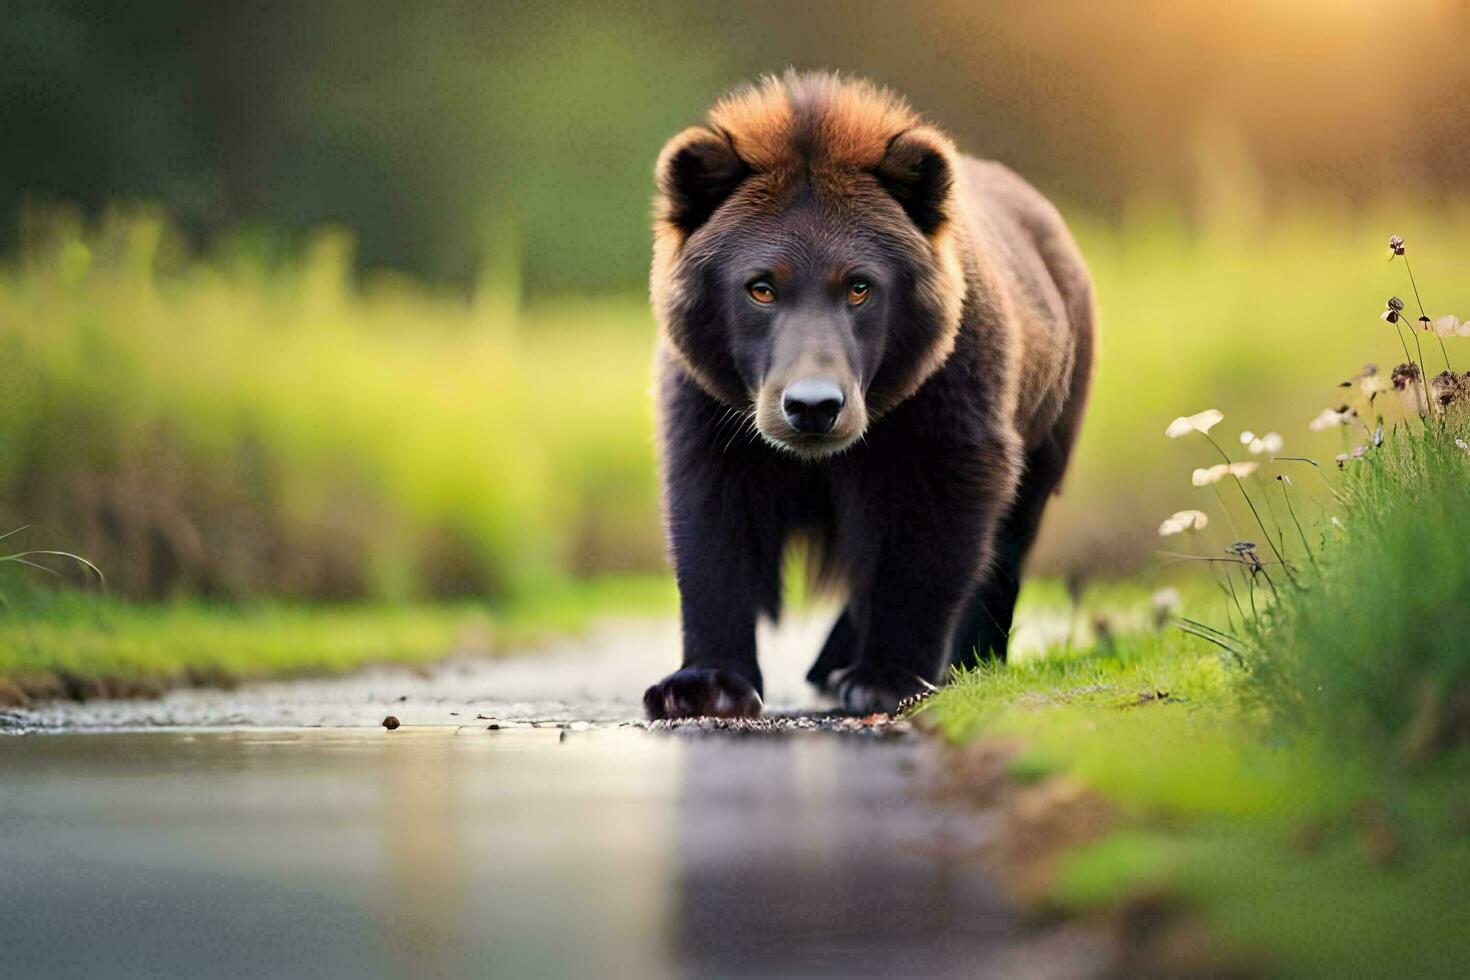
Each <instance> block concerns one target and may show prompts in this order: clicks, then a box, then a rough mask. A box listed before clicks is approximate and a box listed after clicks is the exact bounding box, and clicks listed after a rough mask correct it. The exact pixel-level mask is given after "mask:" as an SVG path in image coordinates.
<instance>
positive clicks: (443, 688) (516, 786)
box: [0, 623, 1093, 977]
mask: <svg viewBox="0 0 1470 980" xmlns="http://www.w3.org/2000/svg"><path fill="white" fill-rule="evenodd" d="M820 629H821V624H820V623H814V624H809V625H808V626H806V627H802V628H800V629H798V630H796V631H794V633H791V634H787V635H784V636H783V637H781V638H778V640H777V642H776V643H775V644H773V645H774V646H776V647H778V648H779V647H781V646H784V645H787V644H789V645H791V646H795V647H798V648H802V650H803V652H804V651H805V650H809V649H812V647H811V643H812V635H814V634H816V633H819V632H820ZM599 636H600V639H599V644H598V647H597V649H596V650H592V649H589V648H588V647H587V645H586V644H568V645H566V646H564V647H562V648H560V649H557V650H552V651H547V652H545V653H543V654H538V655H536V656H535V657H527V658H523V659H519V660H507V661H502V662H480V663H469V662H466V663H461V664H449V665H446V666H444V667H441V668H438V669H436V670H435V671H434V672H433V673H431V674H428V675H426V676H425V675H418V674H411V673H407V672H401V671H381V672H376V673H373V674H369V675H364V676H361V677H356V678H351V679H346V680H342V681H333V682H300V683H292V684H272V685H258V686H252V687H249V688H247V689H243V690H241V691H238V692H233V693H227V694H210V693H206V692H181V693H179V694H176V695H174V696H172V697H170V698H168V699H165V700H164V701H162V702H138V703H129V702H117V703H113V704H104V705H96V706H92V705H83V706H77V705H65V706H54V707H50V708H43V709H40V710H38V711H33V712H27V713H24V714H14V715H10V716H7V724H9V725H10V726H11V727H12V729H15V728H26V729H30V730H33V731H46V732H48V733H47V734H35V735H31V736H22V737H10V738H0V869H3V873H0V956H3V958H4V962H3V964H0V972H3V973H4V974H5V975H14V976H27V977H38V976H77V975H84V974H98V975H107V976H164V975H190V976H198V975H209V976H214V977H225V976H251V977H258V976H280V975H293V976H327V975H332V976H336V975H356V976H368V977H378V976H383V977H399V976H415V977H419V976H447V975H462V974H467V973H469V974H479V975H495V976H697V977H704V976H765V975H829V976H832V975H837V976H852V975H864V974H876V973H899V974H903V975H911V976H960V975H965V976H972V975H976V974H984V973H990V972H998V973H1004V974H1007V975H1026V974H1030V975H1038V976H1040V975H1047V976H1073V975H1079V974H1085V973H1086V972H1087V970H1086V963H1088V962H1089V960H1090V956H1089V953H1090V952H1093V951H1090V950H1088V949H1087V948H1086V946H1085V944H1082V943H1080V941H1077V940H1073V939H1071V938H1070V937H1064V936H1060V935H1057V934H1037V933H1035V932H1032V931H1028V930H1026V929H1024V928H1023V927H1022V926H1021V924H1020V923H1018V922H1017V921H1016V919H1015V918H1014V916H1013V914H1012V913H1011V912H1010V911H1009V910H1008V909H1007V908H1006V906H1005V905H1004V903H1003V902H1002V901H1001V900H1000V897H999V895H998V893H997V892H996V890H995V889H994V887H993V886H992V884H991V883H990V882H989V881H988V880H987V879H986V877H985V876H984V875H983V874H982V873H980V872H979V870H978V868H977V865H976V863H975V862H974V861H973V860H972V855H973V852H974V850H975V849H976V848H977V847H978V846H980V845H981V844H982V843H983V842H984V837H985V835H986V833H987V827H986V822H985V820H984V818H983V815H976V814H974V813H973V812H958V811H954V810H951V809H948V808H947V807H945V806H944V805H942V804H941V803H939V802H937V801H936V800H935V799H933V798H932V789H933V787H934V786H935V785H936V784H937V781H938V780H937V774H936V773H935V771H934V769H933V767H934V765H935V764H936V760H935V757H934V756H933V754H931V749H932V746H930V745H929V744H928V743H927V742H926V741H925V740H924V739H922V738H920V737H918V736H915V735H912V734H905V733H904V732H903V731H902V730H892V729H889V730H887V732H886V733H879V732H878V731H874V730H870V729H865V730H864V731H862V732H861V733H851V734H834V733H831V732H823V731H791V732H787V733H784V734H776V735H767V734H759V735H756V734H738V733H730V732H721V733H713V734H705V733H692V732H687V731H684V732H666V731H665V732H649V731H646V730H644V729H642V728H641V727H635V726H630V725H626V724H623V723H626V722H628V721H630V720H632V719H635V718H636V717H637V701H636V699H637V696H638V693H639V692H640V691H641V686H642V685H643V684H644V683H646V682H647V681H648V680H649V679H651V678H653V677H656V676H657V673H658V672H659V671H660V670H662V669H664V668H665V667H666V666H667V664H669V663H671V662H672V659H673V654H672V652H671V651H672V650H673V649H674V643H673V641H674V639H675V636H674V634H673V632H672V627H668V626H664V625H659V626H656V627H650V626H648V625H646V624H642V625H633V624H625V625H623V626H610V627H609V628H608V629H606V630H604V631H601V632H600V634H599ZM771 662H772V665H773V666H777V665H778V663H780V664H784V665H785V666H786V667H788V668H789V669H788V670H786V671H781V670H777V671H776V676H775V677H773V680H772V684H773V690H772V694H773V697H772V702H773V706H776V707H781V708H786V709H790V710H795V709H798V708H800V707H801V703H800V700H799V699H800V698H803V697H805V694H804V692H803V691H802V688H801V686H800V684H799V683H797V679H798V678H799V673H800V670H799V668H800V667H802V666H804V660H803V659H801V658H798V657H791V656H784V655H783V653H782V651H780V650H779V649H778V650H777V652H776V656H775V657H773V658H771ZM400 699H402V700H400ZM388 711H392V712H393V713H395V714H396V715H398V716H399V717H400V718H401V719H402V720H403V722H404V726H403V727H401V728H399V729H398V730H397V731H393V732H387V731H385V730H383V729H382V728H381V726H380V725H379V724H378V723H379V722H380V721H381V719H382V716H383V714H384V713H385V712H388ZM477 715H484V716H486V717H485V718H483V719H481V718H477V717H476V716H477ZM491 719H494V720H491ZM160 724H162V725H166V726H172V727H165V728H158V727H157V726H158V725H160ZM491 725H495V726H498V727H496V728H495V729H493V730H492V729H491V727H490V726H491ZM302 726H322V727H318V728H310V727H302ZM353 726H357V727H353ZM99 729H107V730H108V731H106V732H105V733H104V732H102V731H99Z"/></svg>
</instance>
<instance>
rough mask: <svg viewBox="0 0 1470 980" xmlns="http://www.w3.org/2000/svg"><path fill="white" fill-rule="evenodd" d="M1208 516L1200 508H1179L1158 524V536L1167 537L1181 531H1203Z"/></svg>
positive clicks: (1208, 521)
mask: <svg viewBox="0 0 1470 980" xmlns="http://www.w3.org/2000/svg"><path fill="white" fill-rule="evenodd" d="M1209 523H1210V517H1209V515H1208V514H1206V513H1205V512H1204V511H1202V510H1181V511H1179V512H1178V513H1176V514H1174V515H1173V516H1172V517H1170V518H1169V519H1168V520H1166V521H1164V523H1162V524H1160V525H1159V537H1161V538H1167V537H1169V535H1171V534H1179V533H1180V532H1181V531H1203V530H1204V529H1205V526H1206V525H1207V524H1209Z"/></svg>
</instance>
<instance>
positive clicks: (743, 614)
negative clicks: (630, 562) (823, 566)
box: [643, 503, 781, 720]
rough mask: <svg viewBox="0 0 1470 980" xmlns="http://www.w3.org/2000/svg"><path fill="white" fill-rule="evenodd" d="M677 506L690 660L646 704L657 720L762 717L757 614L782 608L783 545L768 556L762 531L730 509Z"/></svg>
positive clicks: (677, 557)
mask: <svg viewBox="0 0 1470 980" xmlns="http://www.w3.org/2000/svg"><path fill="white" fill-rule="evenodd" d="M674 511H675V513H676V514H677V513H680V511H683V513H682V516H681V517H679V518H678V519H677V521H676V522H674V523H673V526H674V527H675V528H677V531H676V532H674V534H673V542H674V547H673V549H672V550H673V557H674V575H675V578H676V580H677V581H678V585H679V612H680V618H681V620H682V623H683V637H684V657H683V664H682V666H681V667H680V669H679V670H677V671H675V672H674V673H673V674H670V675H669V676H668V677H666V678H664V679H663V680H662V681H659V682H658V683H657V684H654V685H653V686H652V687H650V688H649V689H648V690H647V691H646V692H645V693H644V696H643V705H644V708H645V709H646V712H647V714H648V717H649V719H650V720H657V719H660V718H699V717H717V718H746V717H750V718H753V717H756V716H758V715H759V714H760V713H761V709H762V707H763V705H762V703H761V688H762V685H761V670H760V664H759V663H758V662H757V660H756V642H755V624H756V616H757V614H758V612H760V611H762V610H765V611H767V612H769V613H771V614H772V615H774V614H775V613H776V612H777V610H778V608H779V597H780V589H781V585H780V547H779V544H773V545H772V546H771V547H770V549H769V553H766V552H767V549H763V548H760V547H759V542H760V538H761V537H762V535H760V534H758V533H757V530H758V529H756V528H752V527H750V526H747V525H746V524H745V522H744V521H743V520H740V519H732V516H733V515H729V514H728V513H720V512H716V513H714V514H710V515H709V519H708V520H705V519H703V518H701V517H698V516H694V514H695V513H697V512H694V511H691V510H689V509H687V508H683V507H681V506H680V505H679V504H677V503H676V504H674Z"/></svg>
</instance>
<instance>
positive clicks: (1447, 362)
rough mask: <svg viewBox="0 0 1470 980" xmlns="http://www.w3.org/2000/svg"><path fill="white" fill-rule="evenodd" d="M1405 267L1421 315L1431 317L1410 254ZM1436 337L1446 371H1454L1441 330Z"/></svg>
mask: <svg viewBox="0 0 1470 980" xmlns="http://www.w3.org/2000/svg"><path fill="white" fill-rule="evenodd" d="M1404 269H1405V270H1406V271H1407V272H1408V273H1409V285H1410V286H1411V287H1412V288H1413V290H1414V302H1415V303H1417V304H1419V315H1420V316H1422V317H1423V318H1424V319H1426V320H1427V319H1429V314H1428V313H1426V312H1424V301H1423V300H1422V299H1420V298H1419V283H1417V282H1416V281H1415V280H1414V267H1413V266H1412V265H1410V264H1409V256H1408V255H1407V254H1405V255H1404ZM1431 329H1432V327H1431ZM1434 337H1435V339H1436V340H1438V341H1439V352H1440V353H1441V354H1443V355H1444V369H1445V370H1446V371H1454V368H1452V367H1450V352H1449V351H1448V350H1446V349H1445V345H1444V338H1443V337H1441V336H1440V335H1439V331H1437V330H1436V331H1435V333H1434ZM1426 397H1427V396H1426Z"/></svg>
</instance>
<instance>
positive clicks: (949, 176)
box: [873, 126, 954, 235]
mask: <svg viewBox="0 0 1470 980" xmlns="http://www.w3.org/2000/svg"><path fill="white" fill-rule="evenodd" d="M953 159H954V158H953V146H952V144H951V143H950V141H949V138H948V137H947V136H945V135H944V134H943V133H941V132H940V131H939V130H937V129H934V128H932V127H930V126H917V127H915V128H913V129H909V130H905V131H904V132H902V133H899V134H898V135H897V136H895V137H893V139H891V140H889V141H888V149H887V152H885V153H884V155H883V160H882V161H881V162H880V163H879V164H878V166H877V167H876V168H875V169H874V171H873V173H874V175H875V176H877V178H878V182H879V183H881V184H882V185H883V187H884V188H885V189H886V190H887V191H888V193H890V194H892V195H893V197H894V199H895V200H897V201H898V203H899V204H901V205H903V209H904V210H905V211H907V212H908V215H909V217H910V218H912V219H913V222H914V224H916V225H918V226H919V230H920V231H922V232H923V233H924V234H925V235H932V234H934V232H935V231H936V230H937V229H938V228H939V226H940V225H942V224H944V222H945V220H946V219H948V218H949V216H950V213H951V211H952V210H953V205H952V199H953V196H954V164H953Z"/></svg>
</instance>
